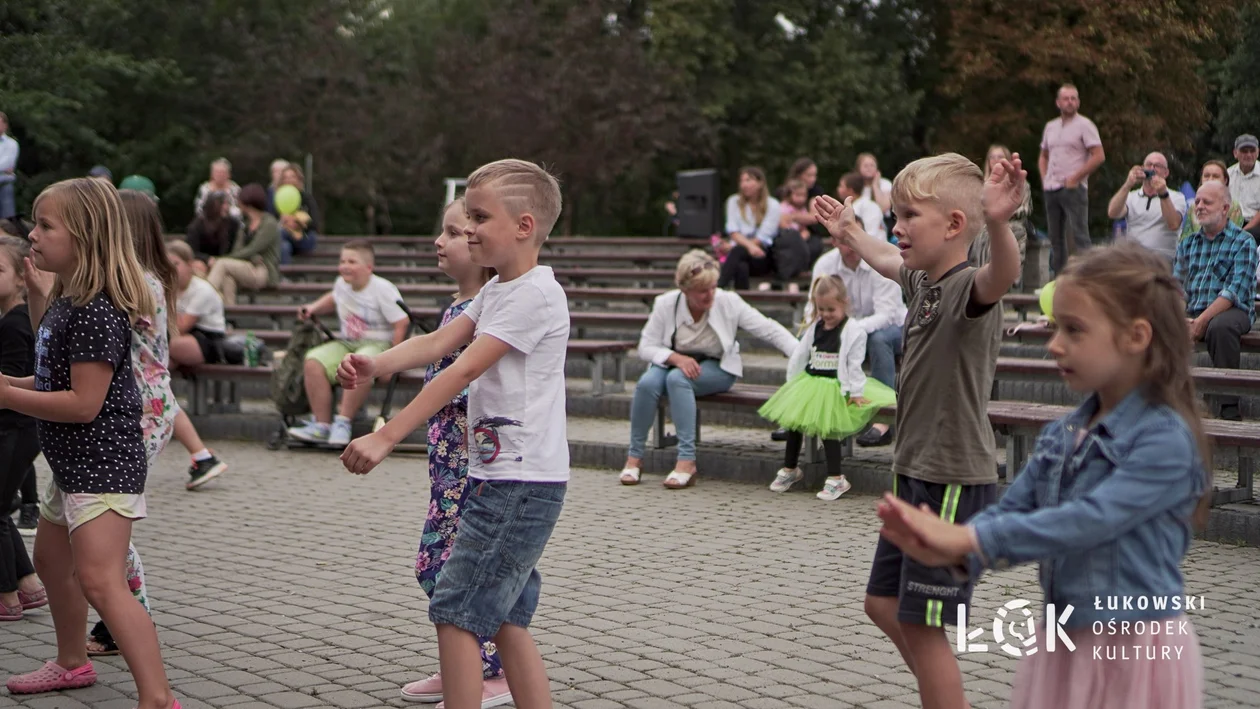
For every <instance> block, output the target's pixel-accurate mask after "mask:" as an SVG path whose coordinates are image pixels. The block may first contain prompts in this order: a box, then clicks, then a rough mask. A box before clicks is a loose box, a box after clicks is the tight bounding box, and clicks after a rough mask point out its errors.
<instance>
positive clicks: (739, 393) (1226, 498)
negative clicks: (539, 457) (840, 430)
mask: <svg viewBox="0 0 1260 709" xmlns="http://www.w3.org/2000/svg"><path fill="white" fill-rule="evenodd" d="M776 390H777V387H771V386H758V385H751V384H736V385H735V386H733V387H731V389H730V391H726V392H723V393H721V394H711V395H709V396H702V397H696V404H697V410H696V442H697V443H699V442H700V406H735V407H740V408H752V409H758V408H761V406H762V405H763V404H765V403H766V401H767V400H768V399H769V398H770V397H771V396H772V395H773V394H774V392H775V391H776ZM662 402H663V403H662V405H661V406H658V408H657V414H656V424H655V429H654V431H653V441H652V443H653V445H654V446H655V447H657V448H663V447H667V446H670V445H673V443H674V442H675V441H676V439H674V437H673V436H666V434H665V412H666V410H667V408H668V405H667V403H664V399H662ZM1073 410H1074V409H1073V407H1070V406H1054V405H1051V404H1038V403H1032V402H1025V401H990V402H989V405H988V415H989V422H990V423H991V424H993V426H994V427H995V428H996V429H997V430H998V431H1000V432H1001V433H1003V434H1005V435H1006V437H1007V442H1006V463H1007V465H1006V471H1007V472H1006V482H1007V483H1009V482H1011V481H1012V480H1013V479H1014V477H1015V475H1017V474H1018V472H1019V470H1021V469H1022V468H1023V467H1024V464H1025V463H1026V462H1027V461H1028V457H1029V455H1031V453H1032V450H1033V444H1034V443H1035V442H1036V440H1037V437H1038V436H1039V435H1040V434H1041V429H1043V428H1045V426H1046V425H1047V424H1049V423H1051V422H1053V421H1056V420H1058V419H1060V418H1062V417H1063V416H1065V415H1067V414H1069V413H1071V412H1072V411H1073ZM895 414H896V407H895V406H890V407H885V408H883V409H881V410H880V412H879V414H878V416H879V417H880V418H887V417H891V416H895ZM1203 426H1204V430H1205V432H1206V433H1207V436H1208V438H1209V439H1211V441H1212V444H1213V445H1214V446H1215V447H1217V448H1218V449H1219V448H1237V449H1238V483H1237V485H1235V486H1234V487H1232V488H1217V489H1216V491H1215V494H1214V496H1213V504H1215V505H1222V504H1228V503H1234V502H1243V501H1247V500H1251V499H1253V492H1252V481H1253V477H1254V473H1255V457H1254V454H1255V452H1256V451H1257V450H1260V425H1257V424H1255V423H1248V422H1245V421H1221V420H1218V419H1204V421H1203ZM846 445H851V441H850V442H846ZM846 454H847V453H846ZM805 455H806V460H807V461H810V462H813V461H815V460H817V459H818V458H817V456H818V453H817V446H816V445H814V444H813V443H811V444H810V445H807V446H806V447H805Z"/></svg>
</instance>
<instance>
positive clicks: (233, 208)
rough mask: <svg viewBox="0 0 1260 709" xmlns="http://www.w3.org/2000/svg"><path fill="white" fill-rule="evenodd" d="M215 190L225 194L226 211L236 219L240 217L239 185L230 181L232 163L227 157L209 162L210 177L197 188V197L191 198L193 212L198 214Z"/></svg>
mask: <svg viewBox="0 0 1260 709" xmlns="http://www.w3.org/2000/svg"><path fill="white" fill-rule="evenodd" d="M215 192H222V193H223V194H224V195H226V196H227V203H228V211H230V212H231V214H232V216H234V217H236V218H237V219H240V218H241V209H240V203H239V200H240V195H241V186H240V185H238V184H236V183H235V182H233V181H232V163H230V162H228V161H227V158H219V159H218V160H215V161H214V162H212V163H210V179H209V180H207V181H205V182H203V183H201V186H200V187H198V188H197V198H196V199H194V200H193V213H194V214H196V215H200V214H201V212H202V209H203V208H204V207H205V204H206V199H207V198H208V197H209V196H210V195H211V194H213V193H215Z"/></svg>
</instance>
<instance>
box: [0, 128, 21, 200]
mask: <svg viewBox="0 0 1260 709" xmlns="http://www.w3.org/2000/svg"><path fill="white" fill-rule="evenodd" d="M17 159H18V142H17V141H16V140H14V139H13V138H12V136H10V135H9V117H8V116H6V115H5V114H4V113H0V219H12V218H14V217H16V216H17V203H16V201H15V200H14V197H13V181H14V180H15V179H17V178H16V176H15V175H14V172H15V171H16V170H17Z"/></svg>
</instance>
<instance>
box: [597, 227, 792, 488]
mask: <svg viewBox="0 0 1260 709" xmlns="http://www.w3.org/2000/svg"><path fill="white" fill-rule="evenodd" d="M719 268H720V267H719V266H718V263H717V261H716V260H714V259H713V257H712V256H709V255H708V254H706V253H704V252H703V251H690V252H688V253H686V254H684V255H683V257H682V258H681V259H679V260H678V269H677V271H676V272H675V275H674V282H675V283H676V284H677V285H678V288H677V289H676V290H671V291H668V292H666V293H664V294H662V295H660V296H658V297H657V298H656V301H655V302H654V303H653V304H652V314H651V316H649V317H648V322H647V325H646V326H645V327H644V328H643V333H642V334H641V335H640V336H639V349H638V352H639V357H640V358H642V359H643V360H644V361H646V362H650V363H651V364H649V365H648V368H647V371H646V372H644V373H643V376H642V377H640V378H639V383H638V384H637V385H636V386H635V388H634V399H633V402H632V403H631V404H630V450H629V453H628V454H627V457H626V464H625V466H623V467H624V469H623V470H622V471H621V483H622V484H623V485H637V484H638V483H639V468H640V466H641V465H642V464H643V450H644V445H645V444H646V442H647V435H648V430H649V429H651V428H652V422H653V421H654V420H655V418H656V405H657V402H658V401H660V398H661V395H663V394H666V393H667V392H668V395H669V411H670V418H672V419H673V421H674V428H675V430H676V431H677V435H678V460H677V463H675V465H674V471H673V472H671V473H670V474H669V476H668V477H667V478H665V487H668V488H674V489H677V488H684V487H688V486H690V485H693V484H694V483H695V476H696V397H697V396H706V395H709V394H717V393H720V392H724V391H727V390H729V389H730V388H731V386H733V385H734V384H735V380H737V379H738V378H739V377H740V376H742V375H743V373H744V368H743V362H742V360H741V359H740V356H739V344H738V343H736V341H735V335H736V334H737V332H738V331H739V330H741V329H742V330H745V331H747V332H749V333H751V334H752V335H754V336H756V337H758V338H760V339H761V340H763V341H764V342H767V343H769V344H771V345H773V346H774V348H775V349H777V350H779V351H780V352H782V353H783V355H784V356H785V357H787V356H791V354H792V352H793V351H794V349H795V348H796V338H795V337H793V336H792V333H790V332H788V331H787V329H786V328H784V327H783V326H782V325H780V324H779V323H777V322H775V321H773V320H771V319H770V318H767V317H766V316H764V315H762V314H761V313H759V312H757V310H756V309H755V308H753V307H752V306H751V305H749V304H748V303H746V302H744V299H743V298H740V297H739V295H738V294H736V293H732V292H730V291H724V290H718V289H717V282H718V271H719Z"/></svg>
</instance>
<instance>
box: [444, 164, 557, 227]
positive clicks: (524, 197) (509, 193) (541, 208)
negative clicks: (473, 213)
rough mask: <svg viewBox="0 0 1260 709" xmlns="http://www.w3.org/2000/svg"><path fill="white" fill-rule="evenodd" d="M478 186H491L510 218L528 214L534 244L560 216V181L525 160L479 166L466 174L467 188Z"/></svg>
mask: <svg viewBox="0 0 1260 709" xmlns="http://www.w3.org/2000/svg"><path fill="white" fill-rule="evenodd" d="M478 187H485V188H493V189H494V193H495V196H496V197H498V198H499V200H500V201H502V202H503V206H505V207H507V209H508V211H509V212H511V213H512V216H513V217H519V216H520V215H522V214H529V215H530V216H532V217H533V218H534V239H535V243H539V244H541V243H542V242H544V241H546V240H547V236H548V235H549V234H551V229H552V227H554V226H555V225H556V220H557V219H559V218H560V209H561V208H562V206H563V201H562V198H561V196H560V182H559V181H558V180H557V179H556V178H555V177H554V176H553V175H552V174H551V173H549V172H547V171H546V170H545V169H543V168H541V167H539V166H538V165H535V164H534V163H532V162H529V161H528V160H516V159H507V160H496V161H494V162H492V163H487V164H485V165H482V166H481V167H479V168H477V169H476V170H474V171H473V174H471V175H469V176H468V186H467V189H470V190H471V189H474V188H478Z"/></svg>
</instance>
